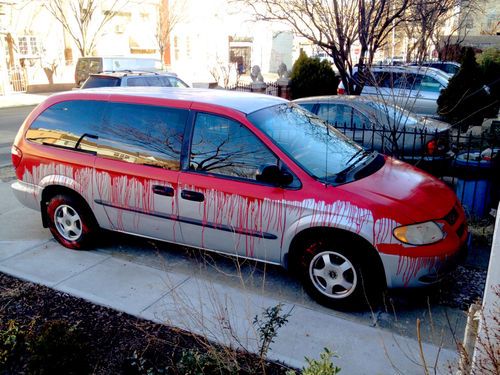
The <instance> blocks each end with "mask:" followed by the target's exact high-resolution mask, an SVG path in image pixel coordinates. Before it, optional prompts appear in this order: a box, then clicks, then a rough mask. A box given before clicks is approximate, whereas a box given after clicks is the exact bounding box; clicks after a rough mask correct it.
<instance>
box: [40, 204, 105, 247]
mask: <svg viewBox="0 0 500 375" xmlns="http://www.w3.org/2000/svg"><path fill="white" fill-rule="evenodd" d="M47 218H48V226H49V229H50V232H51V233H52V235H53V236H54V238H55V239H56V240H57V241H58V242H59V243H60V244H61V245H63V246H65V247H67V248H69V249H75V250H85V249H90V248H92V245H93V240H94V234H95V232H96V230H97V223H96V221H95V219H94V216H93V215H92V213H91V212H90V209H88V208H87V207H86V205H85V203H82V202H81V200H79V199H77V198H75V197H73V196H70V195H66V194H59V195H55V196H54V197H52V198H51V199H50V200H49V202H48V203H47Z"/></svg>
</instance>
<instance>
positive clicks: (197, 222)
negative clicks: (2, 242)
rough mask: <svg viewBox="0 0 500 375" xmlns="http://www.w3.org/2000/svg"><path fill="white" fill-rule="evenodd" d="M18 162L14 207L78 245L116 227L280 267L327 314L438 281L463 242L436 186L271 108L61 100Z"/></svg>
mask: <svg viewBox="0 0 500 375" xmlns="http://www.w3.org/2000/svg"><path fill="white" fill-rule="evenodd" d="M12 161H13V165H14V167H15V172H16V176H17V181H16V182H14V183H13V184H12V189H13V191H14V193H15V195H16V197H17V198H18V199H19V200H20V201H21V202H22V203H23V204H24V205H26V206H28V207H31V208H33V209H35V210H37V211H39V212H41V219H42V224H43V225H44V226H45V227H48V228H49V229H50V231H51V232H52V234H53V236H54V237H55V239H56V240H57V241H59V242H60V243H61V244H62V245H64V246H66V247H68V248H71V249H87V248H92V246H93V244H95V241H96V240H97V239H98V237H99V233H100V231H99V229H106V230H111V231H117V232H123V233H129V234H134V235H139V236H142V237H148V238H153V239H158V240H163V241H169V242H174V243H178V244H182V245H187V246H190V247H195V248H200V249H205V250H210V251H215V252H221V253H224V254H229V255H233V256H236V257H241V258H250V259H254V260H258V261H262V262H268V263H271V264H277V265H281V266H283V267H286V268H288V269H289V270H291V271H292V272H293V273H295V274H296V275H298V277H299V278H300V279H301V280H302V282H303V284H304V286H305V289H306V290H307V291H308V292H309V293H310V294H311V296H312V297H313V298H315V299H316V300H317V301H319V302H320V303H323V304H325V305H328V306H333V307H346V306H353V305H359V304H360V303H363V301H366V296H372V295H374V296H376V295H379V293H377V292H378V291H380V289H381V288H384V287H386V286H387V287H416V286H425V285H429V284H433V283H436V282H437V281H439V280H440V279H441V278H442V277H443V276H444V275H445V274H447V273H449V272H450V271H451V270H452V269H453V268H454V266H455V265H456V263H457V261H458V260H459V259H460V257H461V256H463V254H464V249H465V244H466V238H467V225H466V220H465V214H464V211H463V209H462V207H461V205H460V203H459V202H458V201H457V197H456V196H455V194H454V193H453V191H451V190H450V189H449V188H448V187H447V186H446V185H445V184H443V183H442V182H441V181H439V180H437V179H435V178H433V177H432V176H430V175H428V174H426V173H424V172H421V171H419V170H418V169H416V168H414V167H412V166H411V165H408V164H405V163H403V162H400V161H397V160H393V159H391V158H390V157H386V156H384V155H382V154H378V153H377V152H367V151H365V150H363V149H362V148H361V147H360V146H358V145H357V144H355V143H353V142H352V141H350V140H349V139H348V138H346V137H345V136H344V135H343V134H341V133H340V132H339V131H337V130H336V129H335V128H334V127H332V126H331V125H329V124H328V123H326V122H324V121H322V120H321V119H319V118H318V117H316V116H314V115H313V114H311V113H310V112H308V111H306V110H304V109H302V108H301V107H300V106H298V105H296V104H294V103H291V102H289V101H287V100H284V99H281V98H277V97H272V96H267V95H260V94H253V93H242V92H229V91H222V90H209V89H182V88H156V87H148V88H138V87H135V88H130V87H125V88H124V87H122V88H101V89H89V90H80V91H72V92H67V93H61V94H56V95H53V96H51V97H49V98H47V99H46V100H45V101H44V102H43V103H42V104H40V105H39V106H38V107H36V108H35V109H34V110H33V112H32V113H31V114H30V115H29V116H28V117H27V119H26V120H25V121H24V123H23V125H22V126H21V128H20V130H19V132H18V134H17V136H16V139H15V141H14V145H13V147H12Z"/></svg>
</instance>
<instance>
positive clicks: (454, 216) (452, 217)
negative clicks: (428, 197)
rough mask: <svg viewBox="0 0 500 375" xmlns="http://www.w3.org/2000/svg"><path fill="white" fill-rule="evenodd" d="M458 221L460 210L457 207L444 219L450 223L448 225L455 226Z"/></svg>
mask: <svg viewBox="0 0 500 375" xmlns="http://www.w3.org/2000/svg"><path fill="white" fill-rule="evenodd" d="M457 219H458V210H457V208H456V207H455V206H453V208H452V209H451V211H450V212H448V214H447V215H446V216H445V217H444V220H446V222H448V224H450V225H453V224H455V223H456V222H457Z"/></svg>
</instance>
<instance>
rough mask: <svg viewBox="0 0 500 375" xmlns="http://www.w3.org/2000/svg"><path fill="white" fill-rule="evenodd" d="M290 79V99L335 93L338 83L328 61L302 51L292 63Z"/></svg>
mask: <svg viewBox="0 0 500 375" xmlns="http://www.w3.org/2000/svg"><path fill="white" fill-rule="evenodd" d="M290 80H291V82H290V85H291V92H292V99H297V98H303V97H307V96H316V95H335V94H336V93H337V86H338V85H339V78H338V77H336V76H335V72H334V71H333V69H332V67H331V66H330V63H329V62H328V61H326V60H323V61H320V60H319V58H312V57H307V55H306V54H305V53H304V52H301V53H300V56H299V58H298V59H297V60H296V61H295V63H294V64H293V67H292V73H291V76H290Z"/></svg>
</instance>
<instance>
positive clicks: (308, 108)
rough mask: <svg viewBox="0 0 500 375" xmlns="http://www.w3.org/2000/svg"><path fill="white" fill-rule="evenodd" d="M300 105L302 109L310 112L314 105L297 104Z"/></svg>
mask: <svg viewBox="0 0 500 375" xmlns="http://www.w3.org/2000/svg"><path fill="white" fill-rule="evenodd" d="M297 104H298V105H300V106H301V107H302V108H304V109H307V110H308V111H310V112H312V109H313V107H314V103H297Z"/></svg>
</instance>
